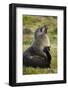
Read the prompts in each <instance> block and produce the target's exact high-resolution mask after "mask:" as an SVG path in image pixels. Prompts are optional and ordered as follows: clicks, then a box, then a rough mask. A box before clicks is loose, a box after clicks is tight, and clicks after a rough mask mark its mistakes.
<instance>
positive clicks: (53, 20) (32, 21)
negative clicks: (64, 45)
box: [23, 16, 57, 75]
mask: <svg viewBox="0 0 68 90" xmlns="http://www.w3.org/2000/svg"><path fill="white" fill-rule="evenodd" d="M23 17H24V20H23V21H24V26H25V27H26V28H31V29H32V31H33V32H34V30H35V29H36V28H37V27H38V26H42V25H43V24H47V25H48V27H49V30H48V35H49V38H50V41H51V56H52V60H51V65H50V66H51V68H50V69H49V68H44V69H43V68H39V67H37V68H33V67H23V74H24V75H31V74H48V73H57V17H41V18H39V17H36V16H23ZM32 39H33V34H31V35H29V34H28V33H27V34H25V35H24V39H23V49H24V51H25V50H26V49H27V48H28V47H30V45H31V43H32Z"/></svg>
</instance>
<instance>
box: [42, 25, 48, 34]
mask: <svg viewBox="0 0 68 90" xmlns="http://www.w3.org/2000/svg"><path fill="white" fill-rule="evenodd" d="M43 28H44V32H45V33H47V30H48V26H47V25H44V27H43Z"/></svg>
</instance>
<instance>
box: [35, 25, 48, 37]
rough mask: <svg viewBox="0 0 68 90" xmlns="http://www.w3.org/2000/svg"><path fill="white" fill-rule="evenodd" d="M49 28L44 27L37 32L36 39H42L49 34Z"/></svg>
mask: <svg viewBox="0 0 68 90" xmlns="http://www.w3.org/2000/svg"><path fill="white" fill-rule="evenodd" d="M47 30H48V26H47V25H44V26H42V27H40V28H38V29H37V30H36V31H35V37H42V36H44V35H45V34H47Z"/></svg>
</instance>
